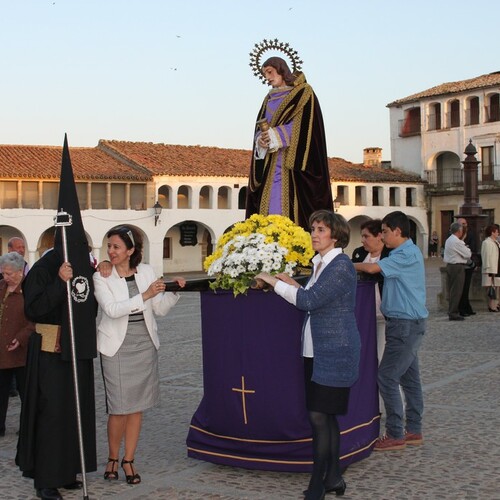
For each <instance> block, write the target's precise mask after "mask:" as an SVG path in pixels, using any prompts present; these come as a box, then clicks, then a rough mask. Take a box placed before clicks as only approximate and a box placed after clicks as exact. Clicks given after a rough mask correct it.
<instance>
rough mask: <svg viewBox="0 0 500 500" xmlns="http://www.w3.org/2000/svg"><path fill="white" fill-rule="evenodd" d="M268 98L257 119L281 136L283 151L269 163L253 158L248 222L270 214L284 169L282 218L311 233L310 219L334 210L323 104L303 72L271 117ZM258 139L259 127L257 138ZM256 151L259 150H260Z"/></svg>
mask: <svg viewBox="0 0 500 500" xmlns="http://www.w3.org/2000/svg"><path fill="white" fill-rule="evenodd" d="M271 99H273V91H271V92H270V93H269V95H268V96H266V99H265V100H264V103H263V104H262V107H261V109H260V112H259V115H258V116H257V120H261V119H263V118H268V122H269V125H270V126H271V128H274V129H276V131H277V132H278V134H281V142H282V144H281V146H282V147H280V148H279V149H278V150H277V151H275V152H270V151H268V152H267V154H266V156H265V158H263V159H256V158H255V157H254V156H252V164H251V168H250V179H249V185H248V193H247V206H246V217H250V216H251V215H252V214H255V213H260V214H263V215H268V214H269V205H270V202H271V196H272V194H271V188H272V185H273V181H274V176H275V172H276V170H277V168H280V169H281V197H282V200H281V215H285V216H287V217H289V218H290V219H291V220H293V221H294V222H295V223H296V224H298V225H300V226H302V227H303V228H304V229H306V231H308V230H309V216H310V215H311V214H312V213H313V212H314V211H315V210H319V209H327V210H333V199H332V191H331V184H330V174H329V170H328V158H327V152H326V139H325V129H324V125H323V116H322V114H321V109H320V106H319V102H318V99H317V98H316V95H315V94H314V92H313V90H312V88H311V86H310V85H309V84H308V83H307V82H306V79H305V77H304V75H303V73H297V78H296V80H295V82H294V85H293V88H291V90H290V92H289V93H288V94H287V95H285V96H284V97H283V99H282V101H281V102H280V103H279V105H278V107H277V109H276V110H275V112H273V113H272V116H270V113H269V109H270V108H271V102H270V100H271ZM257 135H258V127H256V130H255V135H254V137H257ZM254 149H255V145H254Z"/></svg>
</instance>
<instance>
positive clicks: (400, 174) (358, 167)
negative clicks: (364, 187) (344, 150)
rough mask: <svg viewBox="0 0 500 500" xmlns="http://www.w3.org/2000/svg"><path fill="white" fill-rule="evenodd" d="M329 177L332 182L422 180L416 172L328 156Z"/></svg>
mask: <svg viewBox="0 0 500 500" xmlns="http://www.w3.org/2000/svg"><path fill="white" fill-rule="evenodd" d="M328 169H329V170H330V179H331V180H332V181H333V182H370V183H373V182H377V183H383V182H388V183H410V184H421V183H423V182H424V181H423V180H422V178H421V177H420V176H418V175H416V174H410V173H408V172H404V171H402V170H396V169H394V168H383V167H377V166H372V165H364V164H363V163H351V162H350V161H347V160H344V159H342V158H328Z"/></svg>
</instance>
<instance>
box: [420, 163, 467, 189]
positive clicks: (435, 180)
mask: <svg viewBox="0 0 500 500" xmlns="http://www.w3.org/2000/svg"><path fill="white" fill-rule="evenodd" d="M424 173H425V178H426V179H427V182H428V183H429V187H430V188H432V189H449V188H454V187H463V184H464V175H463V170H462V169H461V168H450V169H446V170H441V171H439V172H438V171H437V170H424Z"/></svg>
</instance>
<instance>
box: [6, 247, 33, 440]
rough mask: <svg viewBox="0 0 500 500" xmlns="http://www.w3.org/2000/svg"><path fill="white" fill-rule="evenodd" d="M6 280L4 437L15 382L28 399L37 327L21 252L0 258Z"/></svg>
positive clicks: (22, 394) (20, 392) (22, 397)
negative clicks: (28, 309) (29, 309)
mask: <svg viewBox="0 0 500 500" xmlns="http://www.w3.org/2000/svg"><path fill="white" fill-rule="evenodd" d="M0 266H2V269H3V272H4V277H3V279H1V280H0V338H1V342H0V437H2V436H4V435H5V418H6V415H7V408H8V405H9V390H10V389H11V381H12V380H13V379H17V385H18V387H19V394H20V396H21V401H22V400H23V399H24V383H25V365H26V353H27V348H28V338H29V336H30V334H31V332H32V331H33V329H34V326H35V325H33V323H31V322H30V321H28V320H27V319H26V316H25V315H24V297H23V293H22V290H21V282H22V281H23V278H24V260H23V258H22V257H21V255H19V254H18V253H17V252H9V253H7V254H5V255H2V256H1V257H0Z"/></svg>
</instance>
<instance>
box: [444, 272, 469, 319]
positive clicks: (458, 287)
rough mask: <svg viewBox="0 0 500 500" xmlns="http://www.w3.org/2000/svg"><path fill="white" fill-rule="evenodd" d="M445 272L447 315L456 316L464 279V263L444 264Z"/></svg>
mask: <svg viewBox="0 0 500 500" xmlns="http://www.w3.org/2000/svg"><path fill="white" fill-rule="evenodd" d="M446 274H447V275H448V293H449V301H448V316H458V315H459V310H458V305H459V303H460V298H461V297H462V292H463V290H464V281H465V265H464V264H446Z"/></svg>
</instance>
